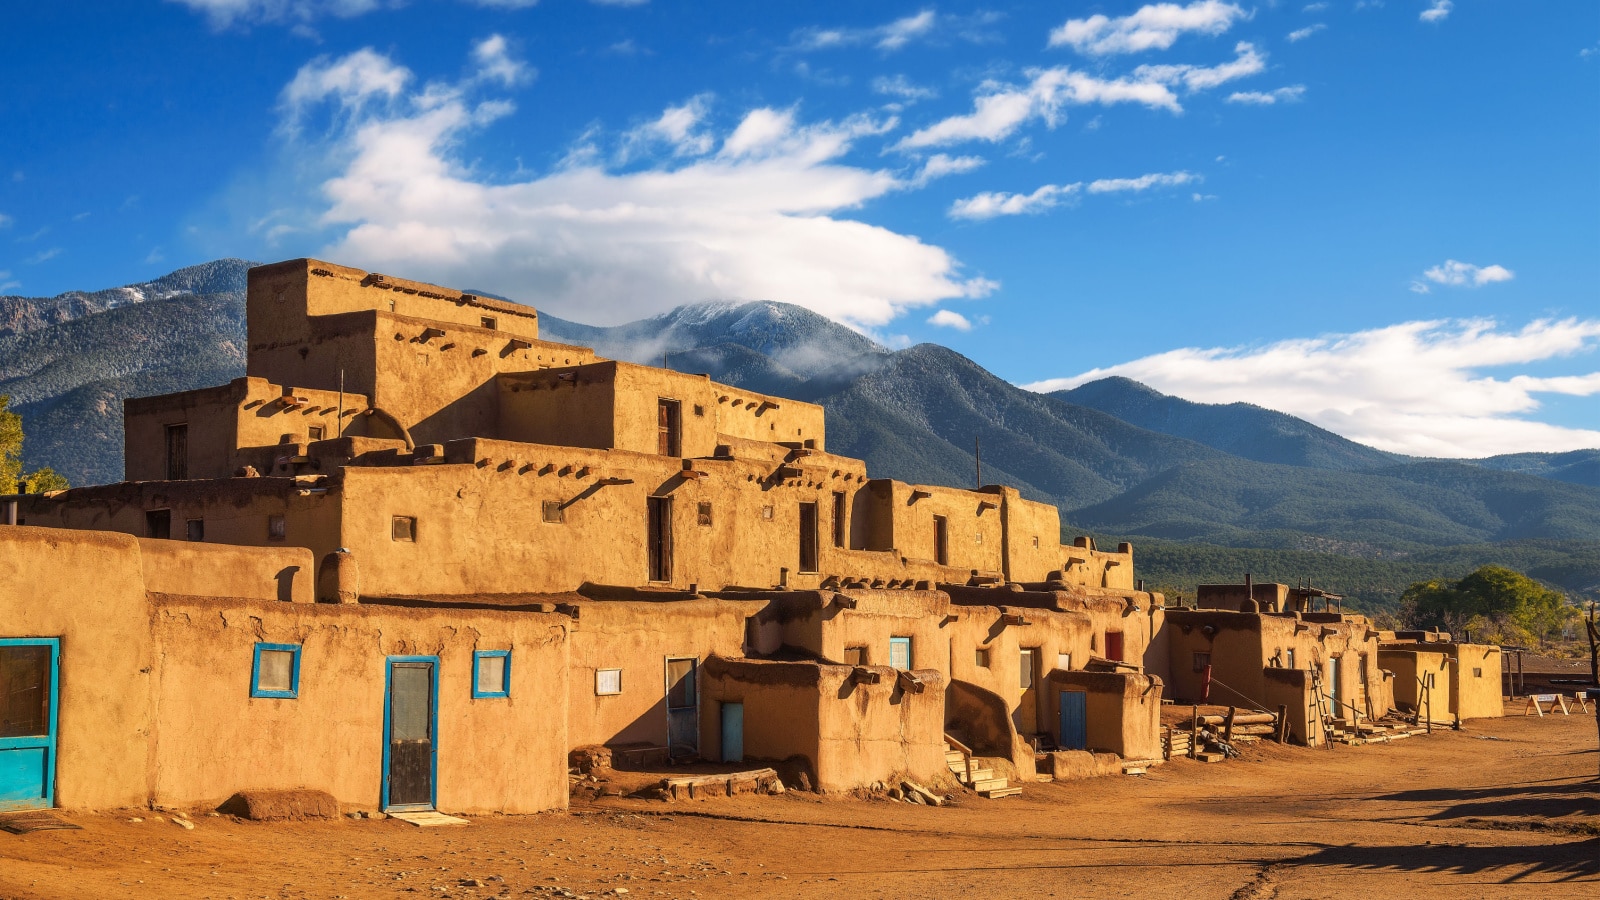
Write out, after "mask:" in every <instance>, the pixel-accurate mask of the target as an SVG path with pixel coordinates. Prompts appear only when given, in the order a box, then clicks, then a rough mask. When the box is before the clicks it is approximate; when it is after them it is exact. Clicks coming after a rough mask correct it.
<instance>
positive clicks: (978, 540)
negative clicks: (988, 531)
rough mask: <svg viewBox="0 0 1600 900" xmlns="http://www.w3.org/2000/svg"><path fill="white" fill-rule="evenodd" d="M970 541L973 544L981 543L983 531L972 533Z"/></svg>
mask: <svg viewBox="0 0 1600 900" xmlns="http://www.w3.org/2000/svg"><path fill="white" fill-rule="evenodd" d="M972 542H973V543H974V544H981V543H983V532H981V531H980V532H978V533H977V534H974V535H973V536H972Z"/></svg>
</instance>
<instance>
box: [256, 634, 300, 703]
mask: <svg viewBox="0 0 1600 900" xmlns="http://www.w3.org/2000/svg"><path fill="white" fill-rule="evenodd" d="M263 651H276V652H282V653H291V654H293V658H292V659H291V661H290V663H289V689H288V690H287V691H264V690H262V689H261V654H262V652H263ZM250 696H251V697H259V698H262V699H266V700H296V699H299V697H300V645H299V644H256V650H255V659H254V661H253V662H252V663H251V664H250Z"/></svg>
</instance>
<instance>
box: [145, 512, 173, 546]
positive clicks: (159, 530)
mask: <svg viewBox="0 0 1600 900" xmlns="http://www.w3.org/2000/svg"><path fill="white" fill-rule="evenodd" d="M144 528H145V534H146V535H148V536H149V537H153V538H161V539H162V540H166V539H168V538H170V537H172V510H170V509H151V510H146V511H145V514H144Z"/></svg>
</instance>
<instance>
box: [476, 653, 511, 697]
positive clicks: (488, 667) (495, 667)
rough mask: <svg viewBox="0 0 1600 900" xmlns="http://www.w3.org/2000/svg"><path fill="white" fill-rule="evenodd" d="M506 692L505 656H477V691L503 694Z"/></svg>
mask: <svg viewBox="0 0 1600 900" xmlns="http://www.w3.org/2000/svg"><path fill="white" fill-rule="evenodd" d="M505 692H506V658H505V657H504V656H480V657H478V693H480V694H504V693H505Z"/></svg>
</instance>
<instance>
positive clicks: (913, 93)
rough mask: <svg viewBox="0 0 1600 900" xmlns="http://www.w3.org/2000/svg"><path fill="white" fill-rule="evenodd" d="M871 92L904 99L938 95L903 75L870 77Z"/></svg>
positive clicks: (923, 98) (922, 98) (931, 97)
mask: <svg viewBox="0 0 1600 900" xmlns="http://www.w3.org/2000/svg"><path fill="white" fill-rule="evenodd" d="M872 90H873V93H877V94H884V95H887V96H890V97H898V98H900V99H901V100H904V101H916V100H931V99H933V98H934V97H937V96H939V92H938V91H936V90H934V89H933V88H929V87H923V86H921V85H918V84H912V83H911V79H909V78H907V77H906V76H904V75H892V76H879V77H877V78H874V79H872Z"/></svg>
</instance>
